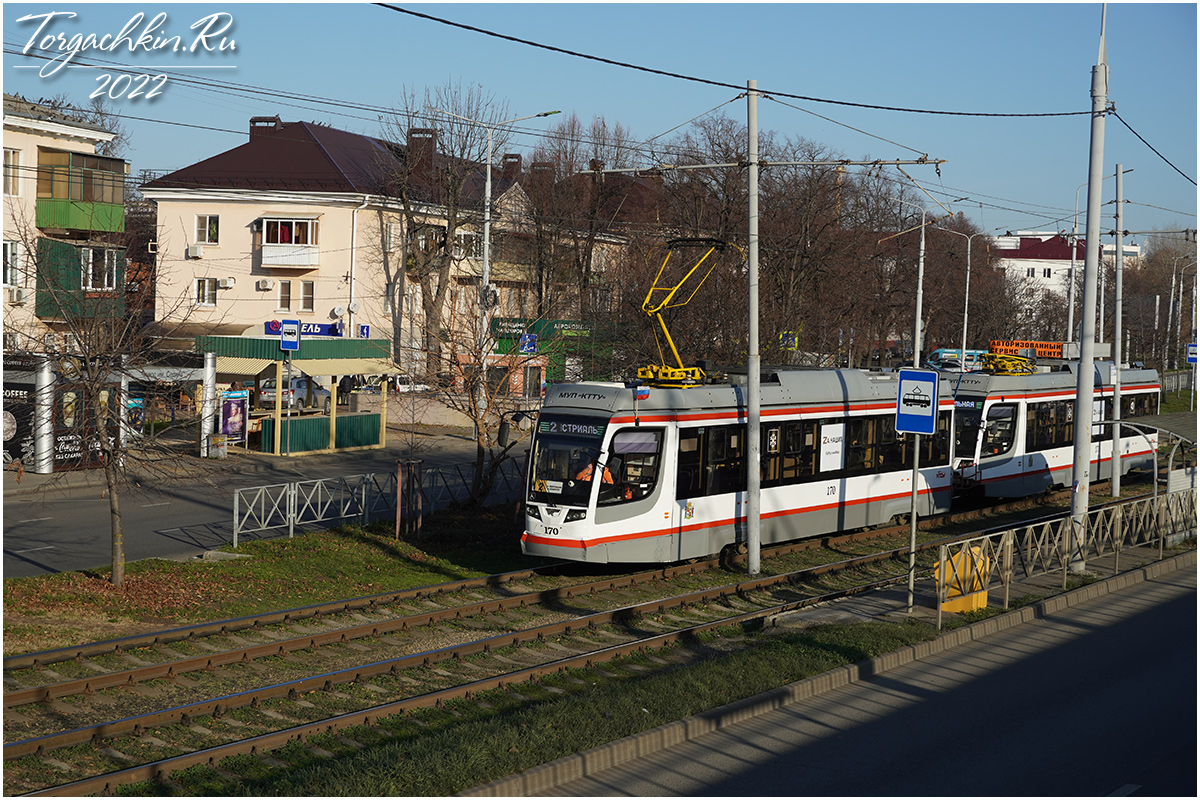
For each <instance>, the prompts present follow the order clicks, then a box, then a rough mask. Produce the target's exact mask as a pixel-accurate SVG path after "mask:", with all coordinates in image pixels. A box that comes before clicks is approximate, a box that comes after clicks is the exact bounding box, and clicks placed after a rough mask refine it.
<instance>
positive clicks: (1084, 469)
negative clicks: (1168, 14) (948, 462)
mask: <svg viewBox="0 0 1200 800" xmlns="http://www.w3.org/2000/svg"><path fill="white" fill-rule="evenodd" d="M1107 13H1108V7H1107V6H1103V7H1102V10H1101V12H1100V52H1099V54H1098V55H1097V58H1096V66H1095V67H1093V68H1092V89H1091V94H1092V136H1091V150H1090V154H1089V156H1088V193H1087V223H1086V232H1085V234H1084V237H1085V240H1086V242H1087V250H1086V252H1085V254H1084V259H1083V311H1082V316H1081V320H1080V322H1081V325H1082V330H1081V333H1080V336H1079V372H1078V375H1077V379H1076V384H1075V452H1074V467H1073V476H1074V484H1073V486H1072V487H1071V488H1072V495H1071V534H1072V542H1071V546H1072V548H1073V551H1074V552H1073V555H1072V556H1071V570H1072V571H1073V572H1083V571H1084V569H1086V567H1087V565H1086V564H1085V562H1084V560H1083V555H1082V554H1083V547H1084V544H1085V543H1086V533H1087V515H1088V486H1089V485H1090V484H1091V481H1092V425H1091V423H1092V406H1093V393H1094V392H1095V390H1096V367H1095V364H1094V363H1093V358H1094V356H1095V352H1096V276H1097V273H1098V272H1099V266H1100V190H1101V188H1102V187H1103V175H1102V174H1103V171H1104V169H1103V166H1104V165H1103V161H1104V117H1105V114H1106V113H1107V106H1108V53H1107V48H1106V46H1105V41H1104V23H1105V17H1106V15H1107ZM1075 554H1077V555H1075Z"/></svg>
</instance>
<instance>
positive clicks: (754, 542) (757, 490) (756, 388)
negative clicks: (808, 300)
mask: <svg viewBox="0 0 1200 800" xmlns="http://www.w3.org/2000/svg"><path fill="white" fill-rule="evenodd" d="M757 88H758V82H757V81H753V80H751V81H747V82H746V89H747V91H746V124H747V127H748V129H749V134H748V135H749V144H748V148H747V152H748V156H747V161H748V162H749V169H748V171H747V175H746V179H747V183H748V189H749V191H748V192H747V195H748V200H747V202H748V209H747V210H748V212H749V218H750V220H749V225H750V228H749V231H748V233H747V238H748V242H747V245H748V255H747V260H748V262H749V263H748V264H747V268H748V270H749V284H750V302H749V305H750V309H749V338H750V341H749V350H750V353H749V363H748V364H747V365H746V370H747V371H746V389H747V393H748V395H749V397H748V398H747V402H746V416H747V420H746V423H747V424H746V428H747V433H746V437H747V440H748V441H747V443H746V444H747V447H746V456H747V457H746V463H747V464H748V465H749V468H748V469H747V470H746V472H747V476H746V490H747V491H746V493H747V498H746V499H747V502H746V545H747V551H748V553H747V559H746V572H747V573H748V574H750V575H757V574H758V572H759V569H760V558H761V555H760V551H761V548H762V530H761V528H760V523H761V517H760V505H759V500H760V496H761V489H762V471H761V470H760V469H759V468H758V465H759V464H761V463H762V454H761V449H762V437H761V420H760V410H761V401H762V397H761V390H762V386H761V380H762V375H761V373H760V371H759V369H760V359H761V356H760V354H759V352H758V92H757V91H756V90H757Z"/></svg>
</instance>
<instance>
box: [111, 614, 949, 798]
mask: <svg viewBox="0 0 1200 800" xmlns="http://www.w3.org/2000/svg"><path fill="white" fill-rule="evenodd" d="M934 636H935V631H934V630H933V628H932V627H930V626H929V625H927V624H924V623H920V622H917V621H912V620H907V621H905V622H904V623H901V624H892V623H887V622H865V623H858V624H853V625H845V626H843V625H828V626H821V627H817V628H812V629H808V630H805V631H802V632H787V633H778V632H769V633H768V632H758V633H752V634H750V635H748V636H747V637H745V638H744V639H743V641H741V642H740V643H739V646H738V649H735V650H732V651H730V650H729V649H728V645H727V643H726V642H725V640H722V639H719V638H712V639H706V641H697V642H694V643H691V644H690V645H687V646H686V647H688V648H689V656H690V658H689V659H688V661H687V663H685V664H682V665H680V666H674V667H671V668H668V669H666V670H665V671H663V670H662V669H661V668H659V669H657V671H655V672H653V673H650V674H646V675H644V676H640V677H639V676H637V675H636V674H635V672H634V671H633V670H630V669H627V667H628V666H629V665H642V666H651V665H652V663H653V662H651V661H650V660H649V658H648V657H647V656H645V655H641V654H639V655H634V656H630V657H628V658H624V659H620V660H618V661H615V662H612V663H610V664H607V665H604V667H603V670H602V671H601V670H596V669H585V670H571V671H568V672H564V673H560V674H559V675H555V676H553V677H548V678H544V679H542V680H541V681H540V682H538V683H537V684H535V685H530V684H525V685H521V686H517V687H513V688H514V689H515V691H516V692H518V693H520V694H522V695H525V696H527V697H533V698H538V699H536V700H534V701H532V702H528V703H520V704H517V703H514V701H513V697H512V696H511V695H510V694H508V693H506V692H501V691H496V692H489V693H486V694H483V695H480V696H479V698H476V699H474V700H471V701H459V702H457V703H454V704H450V705H449V706H448V707H447V708H446V709H444V710H426V711H421V712H417V713H414V714H412V715H407V716H404V717H398V718H394V719H393V720H389V721H385V723H384V725H385V727H387V728H388V729H390V731H391V733H392V737H391V738H386V739H381V738H380V737H379V736H377V735H376V736H374V737H372V738H373V739H374V741H373V742H372V743H370V744H368V745H367V746H366V747H365V748H363V749H361V750H357V749H350V750H343V751H342V752H341V753H338V754H335V755H333V756H332V757H330V756H329V755H328V754H314V753H312V752H311V751H309V750H308V749H306V748H302V747H292V748H291V749H290V750H289V751H288V752H287V753H286V754H285V755H286V758H281V757H280V755H279V754H272V757H273V758H275V759H277V760H279V761H281V762H283V763H285V764H286V765H287V766H282V767H278V766H277V767H276V768H275V769H274V770H271V771H270V772H268V773H264V772H263V771H262V767H261V763H259V764H252V763H251V760H250V759H249V757H237V758H235V759H227V760H226V761H225V762H223V763H222V765H221V770H222V772H223V773H224V774H221V773H219V772H217V771H216V770H212V769H208V768H204V767H197V768H193V769H191V770H188V771H186V772H184V773H179V774H177V775H175V776H173V778H172V783H173V784H174V786H168V785H162V784H150V783H142V784H136V785H131V786H128V787H124V788H123V789H122V790H121V794H124V795H138V796H145V795H151V794H161V795H169V794H178V793H179V792H180V790H181V789H182V790H184V791H186V792H187V793H188V794H195V795H225V796H230V795H237V796H333V795H343V796H344V795H353V796H379V795H391V796H447V795H452V794H455V793H456V792H461V791H463V790H465V789H468V788H470V787H472V786H476V785H478V784H481V783H486V782H488V781H492V780H496V779H498V778H501V777H504V776H506V775H511V774H513V773H515V772H520V771H522V770H525V769H529V768H531V767H535V766H538V765H540V764H544V763H547V762H549V761H553V760H555V759H557V758H561V757H563V756H567V755H570V754H572V753H577V752H581V751H583V750H587V749H589V748H592V747H596V746H599V745H602V744H605V743H607V742H611V741H615V740H617V739H620V738H622V737H625V736H630V735H633V734H636V733H640V732H642V731H646V730H649V729H651V728H654V727H657V726H659V725H663V724H666V723H669V722H673V721H676V720H679V719H683V718H685V717H688V716H691V715H693V714H697V713H700V712H702V711H707V710H710V709H714V708H718V707H720V706H722V705H725V704H726V703H731V702H734V701H737V700H741V699H744V698H746V697H750V696H752V695H755V694H758V693H760V692H764V691H768V690H770V689H774V688H776V687H779V686H781V685H784V684H787V683H791V682H793V681H798V680H802V679H804V678H807V677H811V676H813V675H817V674H820V673H822V672H826V671H828V670H831V669H834V668H836V667H839V666H843V665H846V664H851V663H855V662H857V661H861V660H863V659H867V658H872V657H875V656H878V655H882V654H884V653H887V652H892V651H894V650H897V649H900V648H902V647H905V646H908V645H911V644H914V643H916V642H920V641H927V640H930V639H932V638H934ZM622 673H627V674H629V675H631V676H632V677H624V678H620V677H614V676H618V675H620V674H622ZM479 701H482V702H479ZM368 741H371V739H368ZM242 769H245V772H242ZM233 770H237V771H238V772H242V774H244V775H245V776H246V777H243V778H230V777H228V776H229V773H230V772H231V771H233Z"/></svg>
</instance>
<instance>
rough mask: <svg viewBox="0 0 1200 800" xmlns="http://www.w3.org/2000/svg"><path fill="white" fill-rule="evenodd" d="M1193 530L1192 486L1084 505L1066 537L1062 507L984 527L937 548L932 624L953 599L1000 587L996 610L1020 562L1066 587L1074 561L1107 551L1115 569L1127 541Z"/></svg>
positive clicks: (1159, 539)
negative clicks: (1057, 577)
mask: <svg viewBox="0 0 1200 800" xmlns="http://www.w3.org/2000/svg"><path fill="white" fill-rule="evenodd" d="M1195 535H1196V490H1195V489H1193V488H1189V489H1185V490H1183V491H1178V492H1170V493H1168V494H1165V495H1158V496H1153V497H1139V498H1134V499H1132V500H1127V501H1121V502H1116V503H1109V504H1106V505H1104V506H1100V507H1098V508H1095V509H1092V510H1091V511H1089V513H1088V516H1087V521H1086V525H1085V530H1084V535H1083V536H1082V537H1079V536H1076V535H1073V530H1072V521H1071V515H1070V514H1069V513H1067V514H1063V515H1061V516H1056V517H1053V518H1049V519H1044V520H1038V521H1036V522H1033V523H1027V524H1023V525H1021V526H1018V527H1012V528H1005V529H1001V530H995V531H989V532H987V533H984V534H981V535H979V536H974V537H971V538H969V539H962V540H957V541H954V542H947V543H945V544H942V545H940V546H939V548H938V566H937V568H936V569H935V570H934V580H935V581H936V589H937V598H938V621H937V625H938V629H939V630H940V629H941V627H942V607H943V605H944V604H945V603H946V602H947V601H948V600H950V599H951V598H952V597H958V596H965V595H968V594H972V593H975V592H991V591H992V590H993V589H997V588H998V589H999V591H1000V592H1001V593H1002V595H1003V608H1005V609H1007V608H1008V605H1009V593H1010V589H1011V587H1012V584H1013V581H1014V580H1015V576H1016V571H1017V569H1018V568H1019V569H1020V570H1021V572H1022V573H1023V574H1024V577H1030V576H1033V575H1039V574H1052V573H1055V572H1059V571H1061V572H1062V586H1063V589H1066V586H1067V580H1068V576H1069V575H1070V573H1071V567H1072V565H1073V564H1079V563H1081V562H1086V561H1087V560H1089V559H1091V558H1099V557H1101V556H1107V555H1111V556H1113V562H1112V563H1113V573H1114V574H1115V573H1117V572H1119V571H1120V568H1121V553H1122V551H1123V550H1125V549H1127V548H1131V547H1145V546H1153V545H1156V544H1157V546H1158V556H1159V558H1160V559H1161V558H1162V555H1163V549H1164V548H1165V547H1166V546H1167V545H1168V544H1171V543H1174V542H1176V541H1179V540H1181V539H1183V538H1185V537H1188V536H1192V537H1194V536H1195Z"/></svg>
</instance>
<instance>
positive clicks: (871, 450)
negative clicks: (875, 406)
mask: <svg viewBox="0 0 1200 800" xmlns="http://www.w3.org/2000/svg"><path fill="white" fill-rule="evenodd" d="M876 427H877V425H876V420H875V419H874V418H873V417H853V418H851V419H848V420H846V439H845V442H846V444H845V448H846V450H845V452H846V455H845V461H844V462H843V468H844V469H845V470H846V472H848V473H850V474H855V473H860V472H870V471H871V468H872V467H873V466H874V463H875V442H876Z"/></svg>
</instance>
